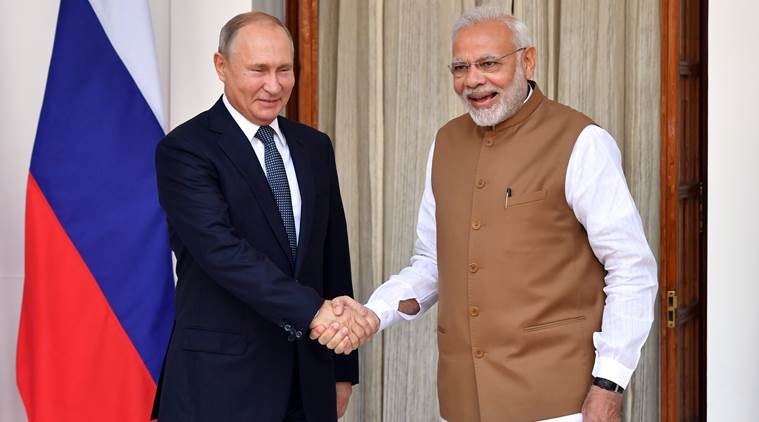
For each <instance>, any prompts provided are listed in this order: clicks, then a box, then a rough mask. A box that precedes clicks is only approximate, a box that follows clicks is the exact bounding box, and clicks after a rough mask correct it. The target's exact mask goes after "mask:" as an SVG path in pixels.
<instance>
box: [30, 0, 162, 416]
mask: <svg viewBox="0 0 759 422" xmlns="http://www.w3.org/2000/svg"><path fill="white" fill-rule="evenodd" d="M162 115H163V114H162V110H161V101H160V90H159V83H158V70H157V66H156V55H155V49H154V45H153V35H152V29H151V24H150V12H149V8H148V4H147V1H146V0H111V1H109V0H91V1H89V2H88V1H87V0H62V1H61V4H60V11H59V15H58V26H57V29H56V34H55V42H54V46H53V53H52V58H51V62H50V69H49V73H48V80H47V85H46V88H45V96H44V102H43V104H42V112H41V115H40V120H39V126H38V128H37V135H36V138H35V144H34V151H33V153H32V161H31V167H30V174H29V181H28V187H27V203H26V262H25V272H26V275H25V281H24V296H23V303H22V311H21V323H20V328H19V339H18V351H17V362H16V364H17V368H16V369H17V383H18V388H19V391H20V392H21V396H22V399H23V402H24V406H25V408H26V412H27V415H28V417H29V420H30V421H34V422H36V421H146V420H148V419H149V415H150V408H151V405H152V401H153V395H154V393H155V389H156V381H157V379H158V375H159V372H160V368H161V362H162V359H163V355H164V352H165V349H166V345H167V343H168V339H169V335H170V333H171V329H172V322H173V315H174V303H173V297H174V283H173V279H172V274H171V255H170V251H169V245H168V238H167V236H168V234H167V233H168V232H167V228H166V223H165V218H164V216H163V213H162V211H161V209H160V207H159V205H158V195H157V191H156V182H155V169H154V164H153V162H154V161H153V159H154V150H155V146H156V144H157V143H158V141H159V140H160V139H161V138H162V137H163V130H162V128H161V124H160V123H159V119H161V118H162Z"/></svg>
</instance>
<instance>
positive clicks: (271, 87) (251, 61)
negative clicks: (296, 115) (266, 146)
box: [214, 24, 295, 126]
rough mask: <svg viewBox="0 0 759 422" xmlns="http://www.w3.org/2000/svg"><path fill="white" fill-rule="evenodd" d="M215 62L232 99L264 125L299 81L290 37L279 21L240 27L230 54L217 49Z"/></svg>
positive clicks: (248, 114)
mask: <svg viewBox="0 0 759 422" xmlns="http://www.w3.org/2000/svg"><path fill="white" fill-rule="evenodd" d="M214 64H215V66H216V73H217V74H218V75H219V79H221V81H222V82H224V95H226V96H227V99H228V100H229V102H230V103H231V104H232V105H233V106H234V107H235V109H237V111H239V112H240V113H241V114H242V115H243V116H245V118H247V119H248V120H250V121H251V122H253V123H255V124H257V125H260V126H264V125H268V124H269V123H271V122H272V121H273V120H274V119H276V118H277V114H279V112H280V111H282V109H283V108H284V107H285V105H286V104H287V100H289V99H290V94H291V93H292V90H293V86H294V85H295V74H294V72H293V50H292V47H291V45H290V40H289V38H288V37H287V34H286V33H285V31H284V30H282V28H280V27H278V26H275V25H269V24H251V25H247V26H244V27H242V28H240V29H239V30H238V31H237V34H236V35H235V36H234V38H233V39H232V43H231V46H230V47H229V53H227V56H226V57H225V56H223V55H221V54H219V53H216V54H215V55H214Z"/></svg>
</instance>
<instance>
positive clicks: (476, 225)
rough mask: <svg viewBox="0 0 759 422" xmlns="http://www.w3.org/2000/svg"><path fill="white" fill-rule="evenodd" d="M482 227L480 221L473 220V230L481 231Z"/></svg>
mask: <svg viewBox="0 0 759 422" xmlns="http://www.w3.org/2000/svg"><path fill="white" fill-rule="evenodd" d="M480 227H482V223H480V220H472V230H479V229H480Z"/></svg>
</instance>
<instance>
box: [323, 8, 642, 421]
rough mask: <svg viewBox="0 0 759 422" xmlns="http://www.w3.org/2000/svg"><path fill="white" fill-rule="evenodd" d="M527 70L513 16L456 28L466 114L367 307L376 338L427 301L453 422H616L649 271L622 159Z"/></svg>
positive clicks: (326, 336)
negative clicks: (393, 270) (397, 261)
mask: <svg viewBox="0 0 759 422" xmlns="http://www.w3.org/2000/svg"><path fill="white" fill-rule="evenodd" d="M535 62H536V51H535V47H533V45H532V41H531V38H530V35H529V33H528V30H527V28H526V26H525V25H524V24H523V23H522V22H520V21H519V20H517V19H516V18H514V17H512V16H510V15H509V14H507V13H504V12H501V11H499V10H497V9H492V8H478V9H474V10H473V11H471V12H469V13H467V14H465V15H463V16H461V17H460V18H459V19H458V20H457V21H456V23H455V24H454V27H453V60H452V63H451V65H450V70H451V73H452V76H453V87H454V90H455V91H456V94H458V95H459V96H460V97H461V98H462V100H463V101H464V104H465V106H466V109H467V111H468V113H467V114H464V115H462V116H459V117H457V118H455V119H453V120H451V121H450V122H448V123H447V124H446V125H445V126H443V127H442V128H441V129H440V130H439V132H438V133H437V136H436V138H435V142H434V144H433V146H432V149H431V151H430V158H429V162H428V166H427V173H426V187H425V190H424V193H423V197H422V203H421V207H420V210H419V220H418V225H417V235H418V238H417V241H416V251H415V255H414V257H412V258H411V264H410V266H408V267H407V268H404V269H403V270H401V272H400V273H399V274H397V275H395V276H393V277H391V278H390V280H388V281H387V282H386V283H385V284H383V285H382V286H380V287H379V288H378V289H377V290H376V291H375V292H374V294H373V295H372V296H371V298H370V299H369V302H368V304H367V307H368V308H369V309H371V311H373V312H374V314H376V316H377V322H378V323H379V324H380V328H381V329H383V328H386V327H388V326H390V325H392V324H395V323H397V322H399V321H402V320H412V319H416V318H418V317H419V315H421V314H422V313H424V312H425V311H426V310H427V309H429V308H430V307H431V306H432V305H433V304H434V303H435V302H439V306H438V349H439V364H438V395H439V399H440V414H441V416H442V417H443V418H444V419H445V420H448V421H449V422H474V421H487V422H494V421H518V422H521V421H540V420H555V421H583V420H584V421H586V422H591V421H618V420H620V408H621V402H622V392H623V391H624V388H626V386H627V384H628V382H629V381H630V377H631V375H632V372H633V370H634V369H635V367H636V366H637V363H638V359H639V357H640V349H641V347H642V346H643V343H644V342H645V340H646V337H647V336H648V332H649V330H650V327H651V322H652V321H653V305H654V299H655V296H656V289H657V282H656V263H655V260H654V257H653V255H652V253H651V250H650V248H649V246H648V244H647V242H646V239H645V235H644V233H643V227H642V224H641V221H640V216H639V214H638V211H637V209H636V207H635V203H634V202H633V199H632V197H631V195H630V192H629V190H628V188H627V185H626V182H625V178H624V175H623V173H622V166H621V159H620V152H619V149H618V148H617V145H616V143H615V141H614V139H613V138H612V137H611V135H609V134H608V133H607V132H606V131H604V130H603V129H602V128H600V127H598V126H596V125H595V124H594V123H593V122H592V120H591V119H590V118H588V117H586V116H584V115H583V114H581V113H579V112H577V111H575V110H573V109H571V108H569V107H566V106H564V105H561V104H559V103H556V102H554V101H551V100H549V99H548V98H546V97H545V96H544V95H543V93H542V92H541V91H540V89H539V88H538V86H537V85H536V84H535V82H533V81H532V80H531V78H532V74H533V70H534V69H535ZM337 303H338V304H340V305H339V306H349V307H353V308H354V309H359V310H360V309H361V308H362V307H361V305H360V304H358V303H356V302H352V301H351V300H349V299H342V300H338V301H337ZM339 306H338V308H339ZM339 311H340V309H336V313H339ZM319 334H321V337H319V338H318V340H319V341H320V342H321V343H322V344H327V345H328V346H334V345H336V344H342V345H343V347H346V345H347V339H346V340H343V341H342V342H341V341H340V339H341V334H340V333H336V332H335V330H332V329H326V330H325V329H322V328H321V327H320V328H319V329H316V330H314V331H313V333H312V337H313V338H316V337H318V336H319Z"/></svg>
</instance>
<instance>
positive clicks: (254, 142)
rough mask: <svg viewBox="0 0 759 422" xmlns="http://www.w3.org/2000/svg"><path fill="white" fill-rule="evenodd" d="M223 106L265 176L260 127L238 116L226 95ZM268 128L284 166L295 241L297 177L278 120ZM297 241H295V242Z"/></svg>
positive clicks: (298, 190)
mask: <svg viewBox="0 0 759 422" xmlns="http://www.w3.org/2000/svg"><path fill="white" fill-rule="evenodd" d="M222 98H223V101H224V105H225V106H226V107H227V110H228V111H229V114H231V115H232V118H233V119H234V120H235V122H236V123H237V126H240V129H242V133H244V134H245V137H246V138H248V142H250V145H251V146H252V147H253V151H254V152H255V153H256V158H258V162H259V163H260V164H261V169H262V170H263V171H264V174H266V160H265V159H264V151H265V147H264V143H263V142H262V141H261V140H260V139H258V138H256V132H258V128H260V127H261V126H259V125H257V124H255V123H253V122H251V121H250V120H248V119H246V118H245V116H243V115H242V114H240V112H239V111H237V109H235V108H234V107H233V106H232V104H230V102H229V100H228V99H227V96H226V95H222ZM269 126H270V127H271V128H272V129H274V145H276V147H277V151H279V155H281V156H282V162H283V163H284V164H285V172H286V173H287V184H288V186H289V187H290V201H291V202H292V206H293V217H294V218H295V237H296V239H297V238H298V237H299V236H300V206H301V198H300V187H299V186H298V177H297V175H296V174H295V166H294V165H293V160H292V157H291V156H290V148H289V147H288V146H287V140H286V139H285V135H284V134H283V133H282V131H281V130H279V122H278V119H274V120H273V121H272V122H271V123H269ZM296 241H297V240H296Z"/></svg>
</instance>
